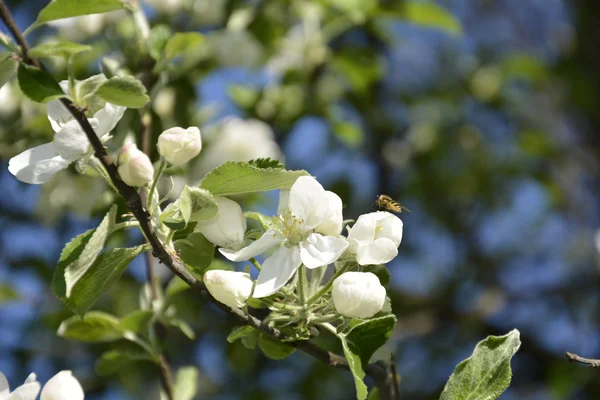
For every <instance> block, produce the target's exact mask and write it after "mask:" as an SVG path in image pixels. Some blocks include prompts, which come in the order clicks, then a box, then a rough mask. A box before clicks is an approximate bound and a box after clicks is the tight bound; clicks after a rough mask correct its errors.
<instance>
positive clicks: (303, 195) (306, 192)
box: [289, 176, 329, 232]
mask: <svg viewBox="0 0 600 400" xmlns="http://www.w3.org/2000/svg"><path fill="white" fill-rule="evenodd" d="M289 208H290V211H291V212H292V214H293V215H294V216H295V217H296V218H298V219H300V220H302V221H303V223H302V227H303V228H304V230H305V232H306V231H309V230H311V229H314V228H315V227H317V226H318V225H319V224H321V223H322V222H323V221H325V219H327V216H328V215H329V199H328V198H327V193H325V189H323V186H321V184H320V183H319V182H317V180H316V179H315V178H313V177H311V176H301V177H300V178H298V179H297V180H296V182H295V183H294V184H293V185H292V188H291V189H290V199H289Z"/></svg>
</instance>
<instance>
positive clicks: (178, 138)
mask: <svg viewBox="0 0 600 400" xmlns="http://www.w3.org/2000/svg"><path fill="white" fill-rule="evenodd" d="M157 147H158V153H159V154H160V155H161V156H163V157H164V158H165V160H167V161H168V162H170V163H171V164H173V165H184V164H186V163H187V162H188V161H190V160H191V159H192V158H194V157H196V156H197V155H198V154H200V150H202V138H201V137H200V129H198V128H196V127H195V126H191V127H189V128H187V129H183V128H180V127H174V128H169V129H167V130H166V131H164V132H163V133H161V134H160V136H159V137H158V144H157Z"/></svg>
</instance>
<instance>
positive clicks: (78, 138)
mask: <svg viewBox="0 0 600 400" xmlns="http://www.w3.org/2000/svg"><path fill="white" fill-rule="evenodd" d="M88 121H89V123H90V125H91V126H92V128H93V129H94V131H95V132H96V133H97V132H98V120H96V119H94V118H91V119H88ZM54 146H56V152H57V153H58V154H59V155H60V156H62V157H63V158H64V159H66V160H71V161H75V160H77V159H78V158H79V157H81V156H82V155H84V154H85V153H86V152H87V150H88V148H89V147H90V141H89V140H88V138H87V136H86V135H85V132H84V131H83V129H82V128H81V125H79V122H77V121H75V120H71V121H69V122H67V123H66V124H64V125H63V127H62V128H61V129H60V130H59V131H58V132H56V135H54Z"/></svg>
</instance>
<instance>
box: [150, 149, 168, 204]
mask: <svg viewBox="0 0 600 400" xmlns="http://www.w3.org/2000/svg"><path fill="white" fill-rule="evenodd" d="M166 168H167V160H165V159H164V158H162V157H161V158H160V164H159V165H158V171H156V175H155V176H154V180H153V181H152V186H150V192H148V202H147V205H146V210H147V211H148V212H149V213H150V214H152V199H153V198H154V190H156V184H157V183H158V180H159V179H160V177H161V176H162V174H163V172H165V169H166ZM157 197H158V196H157Z"/></svg>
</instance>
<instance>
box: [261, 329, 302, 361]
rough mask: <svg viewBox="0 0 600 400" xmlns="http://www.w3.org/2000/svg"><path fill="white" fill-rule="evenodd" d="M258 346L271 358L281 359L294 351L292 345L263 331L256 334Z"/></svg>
mask: <svg viewBox="0 0 600 400" xmlns="http://www.w3.org/2000/svg"><path fill="white" fill-rule="evenodd" d="M258 347H259V348H260V349H261V350H262V352H263V353H264V355H265V356H267V357H269V358H270V359H271V360H283V359H284V358H287V357H288V356H290V355H291V354H292V353H293V352H295V351H296V349H295V348H294V347H292V346H289V345H287V344H285V343H282V342H279V341H277V340H275V339H273V338H271V337H270V336H267V335H265V334H264V333H261V334H260V335H258Z"/></svg>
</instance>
